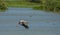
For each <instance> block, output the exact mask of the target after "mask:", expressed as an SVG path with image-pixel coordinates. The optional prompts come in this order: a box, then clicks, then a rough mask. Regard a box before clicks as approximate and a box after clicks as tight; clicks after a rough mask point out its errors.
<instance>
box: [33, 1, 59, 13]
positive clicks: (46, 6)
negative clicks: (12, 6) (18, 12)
mask: <svg viewBox="0 0 60 35" xmlns="http://www.w3.org/2000/svg"><path fill="white" fill-rule="evenodd" d="M33 9H37V10H44V11H48V12H50V11H51V12H55V13H60V0H45V1H44V0H42V4H40V6H35V7H33Z"/></svg>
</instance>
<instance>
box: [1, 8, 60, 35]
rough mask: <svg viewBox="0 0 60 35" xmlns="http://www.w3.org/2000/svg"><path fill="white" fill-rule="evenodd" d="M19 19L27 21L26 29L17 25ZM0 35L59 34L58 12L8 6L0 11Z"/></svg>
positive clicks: (59, 19)
mask: <svg viewBox="0 0 60 35" xmlns="http://www.w3.org/2000/svg"><path fill="white" fill-rule="evenodd" d="M21 19H24V20H26V21H28V23H29V24H28V25H29V27H30V28H29V29H28V30H27V29H25V28H24V27H22V26H21V25H18V22H19V20H21ZM0 35H60V14H55V13H52V12H44V11H40V10H33V9H32V8H9V9H8V10H7V11H6V12H0Z"/></svg>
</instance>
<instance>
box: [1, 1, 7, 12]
mask: <svg viewBox="0 0 60 35" xmlns="http://www.w3.org/2000/svg"><path fill="white" fill-rule="evenodd" d="M6 9H7V6H6V4H5V2H3V1H1V0H0V11H1V10H6Z"/></svg>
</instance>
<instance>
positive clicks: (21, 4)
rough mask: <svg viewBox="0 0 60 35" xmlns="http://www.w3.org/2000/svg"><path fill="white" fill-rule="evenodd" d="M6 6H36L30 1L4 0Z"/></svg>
mask: <svg viewBox="0 0 60 35" xmlns="http://www.w3.org/2000/svg"><path fill="white" fill-rule="evenodd" d="M6 3H7V6H8V7H20V8H21V7H23V8H31V7H34V6H37V4H35V3H30V2H26V1H24V2H22V1H21V2H20V1H6Z"/></svg>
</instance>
